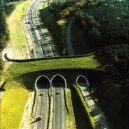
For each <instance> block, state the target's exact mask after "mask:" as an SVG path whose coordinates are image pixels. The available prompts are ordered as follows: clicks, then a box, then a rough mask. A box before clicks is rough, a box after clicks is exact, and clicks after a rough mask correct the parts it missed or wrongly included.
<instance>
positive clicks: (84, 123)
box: [71, 86, 92, 129]
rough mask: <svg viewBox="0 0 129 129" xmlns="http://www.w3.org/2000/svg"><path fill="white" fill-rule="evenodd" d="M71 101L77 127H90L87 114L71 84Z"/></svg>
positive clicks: (87, 128)
mask: <svg viewBox="0 0 129 129" xmlns="http://www.w3.org/2000/svg"><path fill="white" fill-rule="evenodd" d="M71 95H72V103H73V109H74V114H75V121H76V127H77V129H92V127H91V124H90V121H89V119H88V115H87V113H86V111H85V108H84V106H83V104H82V103H81V100H80V98H79V96H78V95H77V93H76V92H75V90H74V88H72V86H71Z"/></svg>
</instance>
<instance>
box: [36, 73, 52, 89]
mask: <svg viewBox="0 0 129 129" xmlns="http://www.w3.org/2000/svg"><path fill="white" fill-rule="evenodd" d="M50 87H51V85H50V79H49V78H48V77H47V76H45V75H42V76H39V77H38V78H37V79H36V82H35V88H36V89H48V88H50Z"/></svg>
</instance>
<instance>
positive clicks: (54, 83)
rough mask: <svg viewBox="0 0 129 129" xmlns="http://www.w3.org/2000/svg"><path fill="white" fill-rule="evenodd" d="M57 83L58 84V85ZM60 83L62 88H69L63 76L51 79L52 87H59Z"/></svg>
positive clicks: (55, 76)
mask: <svg viewBox="0 0 129 129" xmlns="http://www.w3.org/2000/svg"><path fill="white" fill-rule="evenodd" d="M56 83H57V84H56ZM58 83H59V84H60V83H62V87H67V81H66V79H65V77H64V76H63V75H61V74H55V75H54V76H53V77H52V78H51V86H52V87H54V86H57V87H58V85H59V84H58Z"/></svg>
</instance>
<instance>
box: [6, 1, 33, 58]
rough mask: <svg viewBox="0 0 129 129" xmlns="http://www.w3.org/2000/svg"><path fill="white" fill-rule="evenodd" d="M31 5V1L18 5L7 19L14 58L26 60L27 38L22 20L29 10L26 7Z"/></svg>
mask: <svg viewBox="0 0 129 129" xmlns="http://www.w3.org/2000/svg"><path fill="white" fill-rule="evenodd" d="M30 3H31V1H30V0H28V1H24V2H19V3H17V4H16V8H15V10H14V11H13V12H12V14H11V15H10V16H9V17H8V19H7V23H8V26H9V32H10V46H11V48H12V51H13V58H26V38H25V34H24V31H23V26H22V22H21V18H22V17H23V16H24V14H25V12H26V9H27V8H26V7H27V6H28V5H29V4H30Z"/></svg>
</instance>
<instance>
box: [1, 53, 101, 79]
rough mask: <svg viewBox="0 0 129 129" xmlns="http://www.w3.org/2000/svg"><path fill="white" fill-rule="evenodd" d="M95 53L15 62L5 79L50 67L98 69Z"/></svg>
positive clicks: (4, 76)
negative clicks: (74, 56)
mask: <svg viewBox="0 0 129 129" xmlns="http://www.w3.org/2000/svg"><path fill="white" fill-rule="evenodd" d="M95 58H96V57H95V55H93V54H91V55H90V54H89V55H87V56H85V57H78V58H64V59H63V58H62V59H53V60H50V59H48V60H41V61H31V62H21V63H13V64H12V66H11V67H10V68H9V69H8V72H6V73H5V74H4V75H3V78H4V79H9V78H14V77H17V76H20V75H22V74H26V73H29V72H36V71H41V70H49V69H70V68H86V69H97V68H98V67H99V66H100V64H99V62H98V61H97V60H96V59H95Z"/></svg>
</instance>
